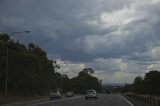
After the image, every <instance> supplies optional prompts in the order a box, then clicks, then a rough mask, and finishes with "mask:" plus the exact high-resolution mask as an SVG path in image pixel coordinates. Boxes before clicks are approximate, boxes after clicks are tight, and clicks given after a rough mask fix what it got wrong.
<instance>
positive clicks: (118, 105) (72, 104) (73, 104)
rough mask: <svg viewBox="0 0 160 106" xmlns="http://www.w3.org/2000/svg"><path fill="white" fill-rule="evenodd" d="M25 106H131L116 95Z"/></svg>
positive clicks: (101, 95) (102, 95)
mask: <svg viewBox="0 0 160 106" xmlns="http://www.w3.org/2000/svg"><path fill="white" fill-rule="evenodd" d="M27 106H133V105H132V104H129V103H128V102H127V101H126V100H125V99H124V98H123V97H121V96H120V95H118V94H100V95H98V99H89V100H85V99H84V96H83V97H77V98H69V99H63V100H55V101H54V100H53V101H49V102H45V103H37V104H32V105H27Z"/></svg>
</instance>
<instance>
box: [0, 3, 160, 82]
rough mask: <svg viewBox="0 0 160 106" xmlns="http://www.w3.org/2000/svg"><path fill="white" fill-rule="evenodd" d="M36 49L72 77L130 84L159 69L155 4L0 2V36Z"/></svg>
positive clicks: (158, 7)
mask: <svg viewBox="0 0 160 106" xmlns="http://www.w3.org/2000/svg"><path fill="white" fill-rule="evenodd" d="M23 30H30V31H31V33H30V34H21V35H19V34H17V35H13V36H12V38H13V39H15V40H19V41H20V42H21V43H24V44H27V43H29V42H33V43H35V44H36V45H39V46H40V47H42V48H43V49H44V50H45V51H46V52H47V54H48V57H49V58H50V59H56V60H58V62H59V63H60V64H61V69H60V70H57V71H60V72H61V73H65V74H67V75H69V77H73V76H76V75H77V74H78V72H80V71H81V70H82V69H83V68H84V67H91V68H93V69H94V70H95V74H94V75H95V76H97V77H98V78H100V79H102V80H103V83H124V82H125V81H126V82H128V83H131V82H132V81H133V79H134V78H135V76H138V75H144V73H146V72H148V71H149V70H159V69H160V0H0V33H4V32H7V33H12V32H15V31H23Z"/></svg>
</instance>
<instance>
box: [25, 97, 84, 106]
mask: <svg viewBox="0 0 160 106" xmlns="http://www.w3.org/2000/svg"><path fill="white" fill-rule="evenodd" d="M81 97H83V96H78V97H73V98H67V99H61V100H54V101H47V102H40V103H35V104H31V105H26V106H36V105H41V104H47V103H55V102H60V101H65V100H72V99H77V98H81Z"/></svg>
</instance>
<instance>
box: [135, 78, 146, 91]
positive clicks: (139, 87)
mask: <svg viewBox="0 0 160 106" xmlns="http://www.w3.org/2000/svg"><path fill="white" fill-rule="evenodd" d="M133 85H134V92H135V93H143V92H144V89H143V78H142V77H141V76H137V77H136V78H135V79H134V82H133Z"/></svg>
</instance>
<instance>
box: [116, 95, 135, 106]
mask: <svg viewBox="0 0 160 106" xmlns="http://www.w3.org/2000/svg"><path fill="white" fill-rule="evenodd" d="M118 95H119V96H120V97H122V98H123V99H124V100H125V101H126V102H127V103H128V104H130V105H131V106H134V105H133V104H132V103H131V102H130V101H128V100H127V99H126V98H124V97H123V96H122V95H120V94H118Z"/></svg>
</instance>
